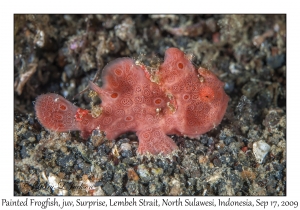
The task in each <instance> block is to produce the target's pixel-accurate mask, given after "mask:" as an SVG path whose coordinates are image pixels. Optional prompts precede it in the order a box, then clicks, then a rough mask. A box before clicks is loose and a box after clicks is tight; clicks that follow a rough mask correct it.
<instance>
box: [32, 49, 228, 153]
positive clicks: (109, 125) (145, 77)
mask: <svg viewBox="0 0 300 210" xmlns="http://www.w3.org/2000/svg"><path fill="white" fill-rule="evenodd" d="M102 81H103V83H104V84H103V86H102V87H99V86H97V85H96V84H94V83H92V82H90V83H89V87H90V89H92V90H93V91H95V92H96V93H97V94H98V96H99V97H100V98H101V100H102V103H101V104H100V105H99V106H100V109H101V110H102V112H101V114H100V115H99V116H97V117H95V116H94V117H93V116H92V114H91V112H90V111H89V110H83V109H81V108H79V107H77V106H75V105H73V104H72V103H71V102H69V101H67V100H66V99H64V98H63V97H62V96H59V95H57V94H53V93H49V94H44V95H41V96H39V97H38V98H37V99H36V103H35V110H36V115H37V118H38V120H39V122H40V123H41V124H42V125H43V126H44V127H45V128H47V129H49V130H54V131H57V132H65V131H74V130H80V131H81V136H82V137H83V138H85V139H86V138H88V137H89V136H90V135H91V133H92V131H93V130H94V129H96V128H98V129H100V130H102V131H104V132H105V134H106V137H107V139H115V138H117V137H118V136H119V135H120V134H123V133H126V132H129V131H131V132H136V134H137V136H138V139H139V147H138V153H139V154H146V153H151V154H154V155H157V154H159V153H162V154H164V155H166V154H169V153H171V152H172V151H174V150H176V149H177V146H176V144H175V143H174V141H173V140H172V139H171V138H170V137H169V136H167V135H174V134H176V135H180V136H181V135H185V136H188V137H190V138H197V137H199V136H200V135H201V134H204V133H206V132H208V131H209V130H211V129H213V128H214V127H216V126H217V125H218V124H220V122H221V120H222V118H223V116H224V114H225V111H226V108H227V104H228V100H229V97H228V96H227V95H226V93H225V92H224V90H223V86H224V83H223V82H221V81H220V80H219V79H218V78H217V77H216V75H214V74H213V73H212V72H210V71H209V70H207V69H204V68H199V69H198V70H196V69H195V67H194V66H193V65H192V64H191V62H190V60H189V59H188V58H187V57H186V56H185V54H184V53H183V52H182V51H180V50H179V49H177V48H169V49H167V50H166V53H165V59H164V62H163V63H162V64H161V65H160V66H159V67H158V69H156V70H155V71H151V72H149V71H148V70H147V67H146V66H144V65H143V64H140V63H136V62H135V61H134V60H133V59H131V58H119V59H116V60H114V61H112V62H110V63H109V64H108V65H106V66H105V68H104V69H103V71H102Z"/></svg>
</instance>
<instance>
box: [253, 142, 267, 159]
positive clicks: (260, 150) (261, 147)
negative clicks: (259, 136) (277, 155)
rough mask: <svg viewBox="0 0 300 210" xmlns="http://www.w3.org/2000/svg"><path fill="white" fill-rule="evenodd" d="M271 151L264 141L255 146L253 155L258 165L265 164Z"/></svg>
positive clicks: (256, 143)
mask: <svg viewBox="0 0 300 210" xmlns="http://www.w3.org/2000/svg"><path fill="white" fill-rule="evenodd" d="M270 149H271V147H270V146H269V145H268V144H267V143H266V142H265V141H263V140H260V141H257V142H255V143H254V144H253V153H254V155H255V158H256V160H257V162H258V163H262V162H263V160H264V158H265V156H266V155H267V154H268V152H269V151H270Z"/></svg>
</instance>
